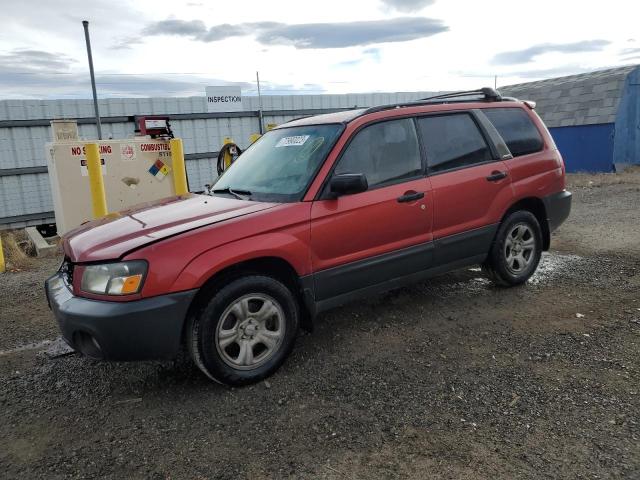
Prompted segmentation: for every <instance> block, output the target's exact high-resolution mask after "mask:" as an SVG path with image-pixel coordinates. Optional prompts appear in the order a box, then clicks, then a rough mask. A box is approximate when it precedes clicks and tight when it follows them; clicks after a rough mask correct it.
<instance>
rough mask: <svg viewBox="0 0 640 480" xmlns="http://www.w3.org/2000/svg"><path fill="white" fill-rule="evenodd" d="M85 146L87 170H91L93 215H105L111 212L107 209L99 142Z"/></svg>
mask: <svg viewBox="0 0 640 480" xmlns="http://www.w3.org/2000/svg"><path fill="white" fill-rule="evenodd" d="M84 148H85V152H86V156H87V170H88V172H89V189H90V190H91V207H92V210H93V217H94V218H100V217H104V216H105V215H106V214H107V213H109V212H108V211H107V197H106V195H105V193H104V180H103V179H102V164H101V160H100V150H99V148H98V144H97V143H87V144H86V145H85V146H84Z"/></svg>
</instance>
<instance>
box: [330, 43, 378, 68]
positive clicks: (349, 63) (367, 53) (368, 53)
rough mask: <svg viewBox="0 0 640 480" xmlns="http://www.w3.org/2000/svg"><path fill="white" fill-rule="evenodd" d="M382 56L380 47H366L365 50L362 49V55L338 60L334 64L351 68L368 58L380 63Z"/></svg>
mask: <svg viewBox="0 0 640 480" xmlns="http://www.w3.org/2000/svg"><path fill="white" fill-rule="evenodd" d="M381 58H382V55H381V51H380V49H379V48H375V47H371V48H365V49H364V50H362V54H361V55H360V57H358V58H354V59H353V60H345V61H343V62H338V63H336V64H335V65H334V66H335V67H338V68H351V67H355V66H358V65H360V64H362V63H363V62H365V61H367V60H370V61H373V62H375V63H380V60H381Z"/></svg>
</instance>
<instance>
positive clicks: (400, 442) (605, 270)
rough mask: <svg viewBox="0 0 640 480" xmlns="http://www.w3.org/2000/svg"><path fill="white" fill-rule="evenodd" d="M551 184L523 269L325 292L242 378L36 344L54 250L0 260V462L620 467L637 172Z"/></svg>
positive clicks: (134, 469)
mask: <svg viewBox="0 0 640 480" xmlns="http://www.w3.org/2000/svg"><path fill="white" fill-rule="evenodd" d="M590 182H591V183H590ZM571 183H572V184H573V187H572V188H573V191H574V211H573V214H572V216H571V218H570V220H569V221H568V222H567V223H566V224H565V225H563V226H562V227H561V229H560V231H558V232H557V234H556V235H554V238H553V241H552V251H551V252H550V253H549V254H548V255H546V256H545V258H544V260H543V264H542V266H541V268H540V270H539V272H538V274H536V276H535V277H534V278H533V279H532V281H530V282H529V283H528V284H527V285H525V286H522V287H519V288H513V289H498V288H494V287H493V286H491V284H490V283H488V281H487V280H486V279H484V278H483V277H482V275H481V273H479V271H478V270H477V269H469V270H461V271H458V272H455V273H452V274H448V275H445V276H442V277H439V278H437V279H435V280H433V281H430V282H428V283H424V284H421V285H417V286H415V287H412V288H406V289H402V290H397V291H395V292H392V293H388V294H386V295H383V296H380V297H377V298H374V299H371V300H369V301H366V302H359V303H355V304H352V305H349V306H345V307H342V308H340V309H337V310H334V311H332V312H330V313H328V314H326V315H323V316H322V317H321V318H319V319H318V322H317V328H316V331H315V333H314V334H313V335H304V336H301V337H300V338H299V339H298V342H297V346H296V348H295V350H294V352H293V354H292V356H291V358H290V359H289V361H288V362H287V363H286V364H285V365H284V367H283V368H282V369H281V370H280V371H279V372H278V373H277V374H276V375H275V376H273V377H272V378H271V379H269V381H268V383H266V382H263V383H260V384H258V385H256V386H253V387H248V388H242V389H227V388H224V387H221V386H219V385H215V384H212V383H209V382H208V381H207V380H206V379H205V378H204V377H203V376H202V375H200V374H199V372H198V371H196V370H195V369H194V368H192V367H191V366H190V365H189V364H188V363H186V362H184V361H183V362H175V363H144V364H107V363H97V362H92V361H89V360H86V359H83V358H80V357H77V356H75V355H71V356H65V357H61V358H57V359H50V358H49V357H48V356H47V355H46V354H45V353H44V350H45V349H46V348H47V347H48V344H47V343H46V341H47V340H53V339H54V338H55V337H56V335H57V332H56V328H55V326H54V325H53V319H52V317H51V315H50V313H49V312H48V310H47V307H46V305H45V300H44V296H43V293H42V282H43V280H44V279H45V277H46V276H47V275H48V274H49V273H50V272H52V271H53V270H54V269H55V267H56V260H55V259H51V260H48V261H45V262H41V263H40V264H39V265H38V267H37V268H35V269H33V270H30V271H23V272H19V273H8V274H5V275H1V276H0V295H1V298H0V305H1V307H0V331H1V332H2V335H1V336H0V411H1V412H2V413H1V416H0V422H1V424H0V427H1V428H0V472H3V473H2V474H0V476H2V477H3V478H49V479H56V478H98V477H99V478H113V479H121V478H157V479H182V478H185V479H214V478H215V479H218V478H220V479H236V478H252V479H264V478H305V479H307V478H308V479H318V478H319V479H345V478H347V479H372V478H384V479H386V478H389V479H393V478H419V479H423V478H429V479H437V478H462V479H477V478H491V479H494V478H505V479H513V478H545V479H546V478H594V479H595V478H598V479H602V478H636V479H637V478H640V414H639V413H638V412H639V411H640V355H639V353H640V295H639V293H638V292H640V208H638V205H639V204H640V174H639V173H637V172H636V173H628V174H624V175H615V176H613V175H610V176H574V177H573V178H571ZM42 341H45V343H43V344H41V345H40V347H28V348H23V349H19V350H16V347H19V346H24V345H25V344H29V343H33V342H42Z"/></svg>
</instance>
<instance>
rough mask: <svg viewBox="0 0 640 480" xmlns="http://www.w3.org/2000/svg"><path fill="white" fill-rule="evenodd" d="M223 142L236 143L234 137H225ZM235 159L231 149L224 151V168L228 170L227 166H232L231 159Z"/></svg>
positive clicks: (225, 143)
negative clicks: (230, 151)
mask: <svg viewBox="0 0 640 480" xmlns="http://www.w3.org/2000/svg"><path fill="white" fill-rule="evenodd" d="M222 143H223V144H224V145H227V144H229V143H235V142H234V141H233V139H232V138H231V137H224V140H222ZM232 159H233V157H232V156H231V154H230V153H229V150H227V151H225V152H224V169H225V171H226V170H227V168H229V167H230V166H231V160H232Z"/></svg>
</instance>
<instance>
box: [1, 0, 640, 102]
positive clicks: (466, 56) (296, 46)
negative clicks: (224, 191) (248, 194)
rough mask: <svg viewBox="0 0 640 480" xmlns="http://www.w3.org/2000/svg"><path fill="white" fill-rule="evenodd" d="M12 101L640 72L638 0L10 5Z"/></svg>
mask: <svg viewBox="0 0 640 480" xmlns="http://www.w3.org/2000/svg"><path fill="white" fill-rule="evenodd" d="M0 12H2V15H1V16H0V19H1V20H0V25H1V26H2V28H0V100H2V99H18V98H90V97H91V85H90V82H89V73H88V64H87V55H86V49H85V42H84V33H83V28H82V23H81V22H82V20H88V21H89V25H90V31H91V43H92V47H93V57H94V66H95V70H96V79H97V89H98V96H99V97H101V98H109V97H159V96H170V97H183V96H202V95H204V90H205V87H206V86H207V85H230V84H238V85H240V86H241V87H242V91H243V94H247V95H253V94H255V93H256V82H255V78H256V71H259V72H260V80H261V89H262V92H263V93H264V94H297V93H304V94H318V93H357V92H379V91H386V92H399V91H442V90H459V89H474V88H479V87H483V86H493V85H494V82H496V83H497V85H498V87H500V86H501V85H510V84H514V83H522V82H526V81H532V80H536V79H542V78H550V77H556V76H562V75H571V74H575V73H582V72H586V71H591V70H597V69H602V68H609V67H615V66H621V65H629V64H640V29H639V28H638V25H637V19H638V18H639V17H640V4H638V2H637V0H608V1H607V2H602V1H598V2H595V1H590V0H582V1H576V0H535V1H533V0H527V1H522V0H483V1H474V0H358V1H357V0H352V1H348V0H321V1H317V0H315V1H303V0H297V1H290V0H270V1H264V0H256V1H254V0H216V1H206V0H171V1H165V0H135V1H134V0H0Z"/></svg>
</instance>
